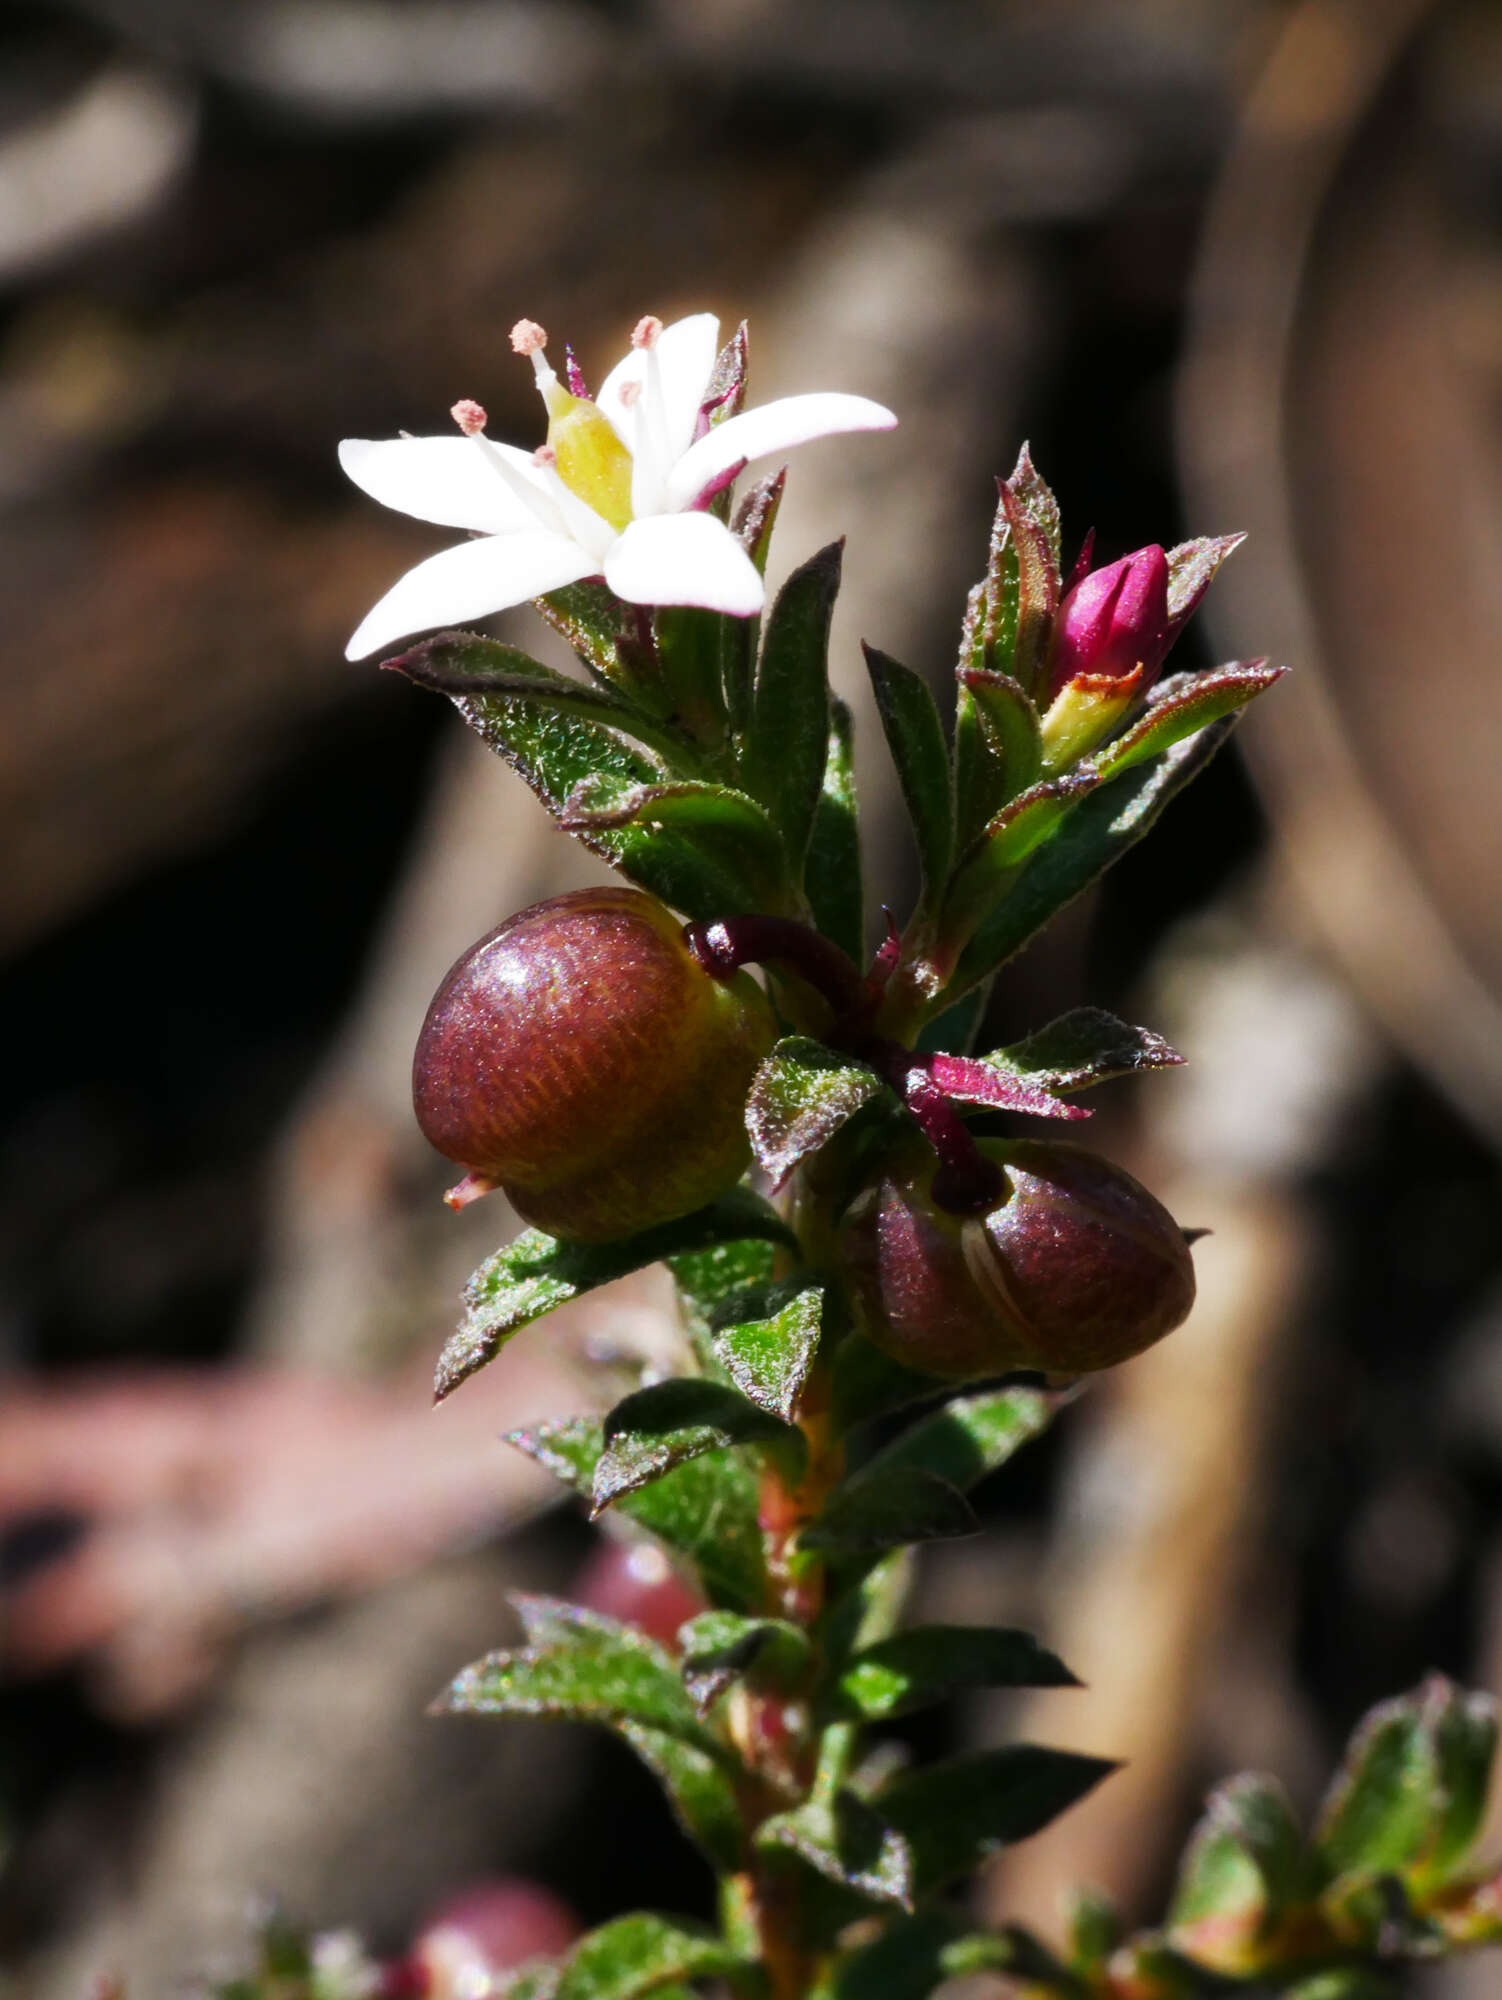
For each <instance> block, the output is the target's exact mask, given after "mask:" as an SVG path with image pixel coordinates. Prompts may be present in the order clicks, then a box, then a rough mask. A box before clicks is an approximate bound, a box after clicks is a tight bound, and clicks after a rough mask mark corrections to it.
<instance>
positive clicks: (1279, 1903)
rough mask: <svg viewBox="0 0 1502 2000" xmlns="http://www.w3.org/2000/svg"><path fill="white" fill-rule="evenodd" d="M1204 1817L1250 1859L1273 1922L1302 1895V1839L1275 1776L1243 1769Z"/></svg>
mask: <svg viewBox="0 0 1502 2000" xmlns="http://www.w3.org/2000/svg"><path fill="white" fill-rule="evenodd" d="M1206 1817H1207V1818H1208V1820H1209V1821H1210V1823H1211V1824H1212V1825H1214V1826H1217V1827H1220V1828H1221V1829H1223V1830H1224V1831H1225V1832H1226V1833H1229V1834H1230V1835H1231V1836H1232V1837H1233V1838H1234V1839H1235V1840H1237V1841H1239V1842H1240V1844H1241V1846H1242V1847H1243V1848H1244V1849H1245V1851H1246V1852H1247V1854H1249V1855H1250V1856H1251V1858H1252V1860H1253V1862H1254V1863H1255V1864H1256V1868H1257V1873H1258V1875H1259V1876H1260V1877H1261V1880H1262V1887H1263V1891H1264V1894H1265V1897H1266V1901H1267V1907H1268V1909H1269V1911H1270V1912H1271V1914H1272V1916H1273V1917H1274V1918H1276V1917H1277V1916H1279V1915H1280V1914H1281V1913H1282V1912H1283V1911H1284V1910H1285V1909H1286V1908H1287V1907H1288V1905H1289V1904H1290V1903H1292V1902H1294V1901H1296V1900H1297V1899H1298V1898H1300V1897H1301V1896H1302V1895H1303V1894H1304V1893H1305V1892H1306V1890H1307V1889H1308V1887H1309V1883H1308V1881H1307V1879H1306V1878H1307V1875H1308V1869H1307V1866H1306V1855H1305V1842H1304V1835H1303V1832H1302V1830H1301V1829H1300V1827H1299V1823H1298V1821H1297V1819H1295V1817H1294V1812H1293V1807H1292V1806H1291V1805H1290V1804H1289V1801H1288V1794H1287V1793H1286V1792H1285V1791H1284V1789H1283V1787H1282V1786H1281V1785H1280V1784H1279V1783H1278V1781H1277V1779H1276V1778H1267V1777H1263V1776H1262V1775H1261V1774H1260V1773H1258V1772H1256V1771H1244V1772H1243V1773H1242V1774H1241V1775H1240V1776H1239V1777H1236V1778H1229V1779H1227V1781H1226V1782H1225V1783H1224V1784H1223V1785H1219V1786H1217V1787H1216V1789H1215V1790H1214V1791H1213V1792H1212V1793H1211V1795H1210V1797H1209V1799H1208V1801H1207V1802H1206Z"/></svg>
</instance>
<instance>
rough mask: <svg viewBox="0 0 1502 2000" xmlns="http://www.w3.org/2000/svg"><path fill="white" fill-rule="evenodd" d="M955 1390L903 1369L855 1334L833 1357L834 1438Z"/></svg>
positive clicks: (910, 1370)
mask: <svg viewBox="0 0 1502 2000" xmlns="http://www.w3.org/2000/svg"><path fill="white" fill-rule="evenodd" d="M953 1386H954V1385H953V1384H952V1383H950V1382H947V1381H945V1380H943V1379H942V1378H941V1377H940V1376H937V1375H922V1374H920V1373H919V1372H918V1370H917V1369H916V1368H904V1367H903V1366H902V1364H901V1362H899V1361H893V1360H892V1359H891V1358H890V1357H889V1356H888V1355H885V1354H883V1353H882V1352H881V1350H880V1349H879V1348H876V1347H873V1346H872V1345H871V1343H870V1341H869V1340H865V1339H862V1337H861V1336H860V1335H859V1334H852V1335H851V1336H850V1337H849V1338H848V1339H845V1340H842V1341H841V1342H840V1344H839V1346H838V1347H837V1348H836V1349H835V1353H834V1383H833V1387H832V1391H831V1396H830V1418H831V1421H832V1423H833V1425H834V1429H835V1434H836V1436H840V1437H843V1436H844V1435H845V1433H846V1432H847V1431H852V1430H854V1429H855V1428H856V1426H857V1425H859V1424H867V1423H873V1422H874V1421H875V1420H876V1418H878V1417H885V1416H888V1415H890V1413H891V1412H892V1411H893V1410H901V1409H905V1408H906V1407H907V1406H908V1405H909V1404H910V1403H922V1402H927V1401H928V1400H929V1399H930V1398H932V1397H935V1396H942V1395H946V1394H948V1393H949V1391H950V1390H951V1389H952V1388H953Z"/></svg>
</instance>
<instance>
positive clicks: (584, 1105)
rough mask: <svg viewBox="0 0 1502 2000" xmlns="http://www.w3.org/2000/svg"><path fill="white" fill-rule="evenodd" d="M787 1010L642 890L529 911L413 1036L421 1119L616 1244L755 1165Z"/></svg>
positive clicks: (581, 1231) (451, 1150)
mask: <svg viewBox="0 0 1502 2000" xmlns="http://www.w3.org/2000/svg"><path fill="white" fill-rule="evenodd" d="M775 1036H776V1023H775V1021H774V1018H773V1015H772V1010H771V1007H770V1005H769V1003H768V1001H767V998H766V996H765V994H763V992H762V991H761V988H760V987H759V986H757V985H756V983H755V982H754V981H753V980H752V979H750V978H748V977H747V976H746V975H745V974H744V973H740V974H737V975H736V976H735V977H733V978H731V979H724V980H722V979H718V978H715V977H714V976H712V975H711V974H710V973H708V972H706V971H705V970H704V968H703V967H702V966H701V965H700V963H699V961H698V960H697V959H696V958H695V957H694V956H693V954H692V953H691V952H690V951H689V950H688V948H687V946H686V945H685V943H684V939H683V927H682V925H681V924H680V923H679V922H678V920H677V918H676V917H674V916H673V914H672V912H671V911H669V910H667V909H665V908H664V907H663V905H662V904H661V903H659V902H657V901H655V900H654V899H653V898H652V897H651V896H646V895H643V894H642V893H641V891H640V890H638V889H617V888H603V889H578V890H575V891H574V892H573V893H572V894H571V895H567V896H555V897H553V898H552V899H551V900H550V901H548V902H545V903H536V904H534V905H533V906H532V908H530V909H527V910H522V911H520V912H519V913H518V914H517V915H516V916H514V917H512V918H510V919H509V920H508V921H507V922H506V923H504V924H502V925H501V926H500V928H499V929H498V930H494V931H492V932H491V933H490V935H489V937H486V938H482V939H481V940H480V942H479V943H478V944H477V945H475V946H474V947H473V948H472V949H471V950H469V951H467V952H466V953H465V954H464V956H463V957H462V958H461V959H460V960H459V962H458V964H457V965H455V966H454V967H453V969H452V971H451V972H450V973H449V975H448V977H447V978H446V979H445V980H444V982H443V984H442V985H441V986H440V987H439V989H438V992H437V994H436V995H435V997H434V1000H433V1004H432V1006H431V1007H430V1008H429V1009H428V1015H427V1019H426V1020H425V1021H424V1022H423V1026H422V1033H421V1034H420V1035H419V1037H418V1041H417V1053H416V1056H415V1058H414V1060H413V1066H412V1096H413V1102H414V1105H415V1106H416V1110H417V1122H418V1124H419V1125H420V1126H421V1127H422V1130H423V1132H424V1134H425V1136H426V1137H427V1139H428V1140H429V1141H430V1143H431V1144H432V1145H434V1146H436V1147H437V1149H438V1151H439V1152H440V1153H444V1154H446V1155H447V1157H448V1158H449V1159H451V1160H455V1161H457V1162H458V1163H459V1164H460V1165H461V1166H463V1167H467V1168H468V1169H469V1174H470V1184H469V1185H468V1186H467V1187H463V1188H462V1191H461V1190H456V1191H455V1197H456V1198H458V1199H463V1198H466V1197H467V1196H468V1195H470V1194H473V1193H483V1192H484V1191H485V1190H486V1188H487V1187H501V1188H504V1189H505V1191H506V1193H507V1195H509V1196H510V1198H511V1201H512V1203H513V1205H514V1206H515V1208H516V1209H517V1210H518V1212H519V1213H520V1214H521V1215H523V1216H524V1217H525V1218H526V1219H527V1221H529V1222H533V1223H536V1224H537V1225H538V1226H539V1227H540V1228H542V1229H546V1230H548V1231H549V1232H550V1233H551V1234H553V1235H555V1236H562V1237H571V1238H574V1239H577V1240H579V1241H583V1242H603V1241H605V1240H607V1239H608V1238H610V1237H613V1236H626V1235H631V1234H634V1233H635V1232H636V1231H637V1230H641V1229H647V1228H650V1227H652V1226H653V1225H654V1224H656V1223H659V1222H667V1221H670V1220H671V1219H672V1218H673V1217H674V1216H679V1215H686V1214H688V1213H689V1212H690V1211H691V1210H692V1209H695V1208H700V1207H702V1206H703V1204H704V1203H705V1202H707V1201H710V1200H712V1199H713V1198H714V1197H715V1196H716V1195H718V1194H721V1193H723V1192H724V1190H725V1189H726V1188H728V1187H730V1186H731V1185H732V1184H733V1183H734V1182H735V1181H736V1180H737V1179H738V1178H739V1177H740V1175H741V1173H742V1172H743V1171H744V1169H745V1166H746V1163H747V1160H748V1159H749V1157H750V1151H749V1147H748V1144H747V1140H746V1132H745V1123H744V1109H745V1100H746V1091H747V1089H748V1087H749V1085H750V1082H751V1078H752V1075H753V1073H754V1072H755V1069H756V1066H757V1064H758V1063H759V1062H760V1061H761V1059H762V1057H763V1056H764V1055H765V1054H766V1053H767V1050H768V1049H769V1048H770V1047H771V1045H772V1042H773V1040H774V1038H775Z"/></svg>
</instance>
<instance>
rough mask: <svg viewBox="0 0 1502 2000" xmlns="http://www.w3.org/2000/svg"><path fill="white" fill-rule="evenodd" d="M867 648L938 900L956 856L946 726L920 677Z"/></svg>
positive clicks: (927, 879) (929, 888) (928, 883)
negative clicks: (951, 863)
mask: <svg viewBox="0 0 1502 2000" xmlns="http://www.w3.org/2000/svg"><path fill="white" fill-rule="evenodd" d="M862 651H863V652H864V653H865V656H866V666H867V669H868V670H869V672H870V675H871V686H872V689H873V691H874V692H875V695H876V708H877V713H878V714H879V715H880V717H881V726H882V728H883V730H884V731H885V732H886V739H887V748H888V749H889V750H890V751H891V753H892V762H893V763H894V764H895V765H896V766H897V777H898V781H899V783H900V784H901V786H902V796H903V798H904V799H905V800H906V801H907V809H908V816H909V818H910V819H911V820H912V824H913V834H914V837H915V839H916V840H917V843H918V861H919V865H920V867H921V870H922V875H923V883H924V892H925V896H926V898H927V900H928V901H929V902H936V901H937V900H938V897H939V894H940V892H941V890H942V889H943V887H944V882H945V879H946V877H947V876H948V874H949V864H950V861H951V859H952V857H953V854H954V798H953V796H952V793H951V790H950V783H949V747H948V745H947V744H946V743H945V741H944V725H943V723H942V722H941V721H940V720H939V711H938V709H937V708H936V707H935V706H934V698H933V696H932V695H931V694H930V693H929V691H928V687H927V684H926V683H925V682H924V681H923V680H922V679H921V678H920V676H919V675H917V674H915V673H914V672H913V671H912V669H911V668H910V667H904V666H902V665H901V664H900V662H898V661H897V660H894V659H892V658H891V657H890V655H888V654H886V653H881V652H878V651H877V649H876V648H875V647H874V646H863V647H862Z"/></svg>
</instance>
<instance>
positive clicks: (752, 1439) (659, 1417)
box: [593, 1376, 807, 1514]
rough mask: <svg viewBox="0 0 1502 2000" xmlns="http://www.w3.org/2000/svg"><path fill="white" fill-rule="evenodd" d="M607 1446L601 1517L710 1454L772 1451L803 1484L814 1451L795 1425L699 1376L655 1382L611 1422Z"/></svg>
mask: <svg viewBox="0 0 1502 2000" xmlns="http://www.w3.org/2000/svg"><path fill="white" fill-rule="evenodd" d="M604 1440H605V1449H604V1450H603V1451H602V1452H601V1454H600V1458H599V1462H598V1463H597V1465H596V1466H595V1476H594V1496H593V1498H594V1511H595V1513H596V1514H600V1513H603V1512H604V1510H605V1508H607V1507H608V1506H609V1505H610V1503H611V1502H612V1501H613V1500H619V1499H620V1498H621V1496H622V1495H623V1494H626V1493H635V1492H637V1491H638V1490H639V1489H640V1488H642V1487H643V1486H650V1485H651V1484H652V1482H653V1481H654V1480H658V1479H661V1478H662V1476H663V1475H664V1473H668V1472H671V1471H672V1470H673V1468H674V1467H675V1466H679V1465H683V1464H685V1463H686V1462H687V1461H688V1460H689V1459H694V1458H702V1457H703V1455H704V1453H705V1452H707V1451H718V1450H722V1449H724V1448H725V1447H727V1446H729V1445H738V1444H763V1445H768V1446H771V1447H774V1448H775V1449H776V1450H777V1451H778V1452H779V1453H780V1454H782V1455H783V1456H784V1457H785V1458H786V1460H787V1462H788V1464H789V1466H790V1468H792V1476H793V1478H794V1479H795V1480H796V1479H797V1478H798V1477H800V1476H801V1474H802V1468H803V1461H804V1458H805V1455H806V1451H807V1447H806V1444H805V1442H804V1437H803V1433H802V1431H800V1430H798V1429H797V1427H796V1426H795V1425H792V1424H787V1423H784V1422H783V1421H782V1419H781V1418H780V1417H774V1416H772V1415H771V1414H770V1413H769V1412H768V1411H766V1410H762V1409H758V1408H757V1406H756V1404H755V1403H753V1402H752V1401H751V1400H750V1399H749V1397H746V1396H742V1395H741V1394H740V1393H739V1392H738V1391H737V1390H735V1389H731V1388H728V1387H727V1386H726V1385H725V1384H724V1383H722V1382H709V1381H705V1380H704V1379H703V1378H702V1377H699V1376H677V1377H674V1378H672V1379H671V1380H669V1381H666V1382H653V1383H651V1384H650V1385H649V1386H648V1387H647V1388H645V1389H637V1390H635V1391H633V1393H632V1394H631V1395H629V1396H626V1397H624V1398H623V1399H622V1400H621V1401H620V1402H619V1403H617V1404H616V1406H615V1408H614V1409H613V1410H612V1411H611V1412H610V1414H609V1416H608V1417H606V1419H605V1427H604Z"/></svg>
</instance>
